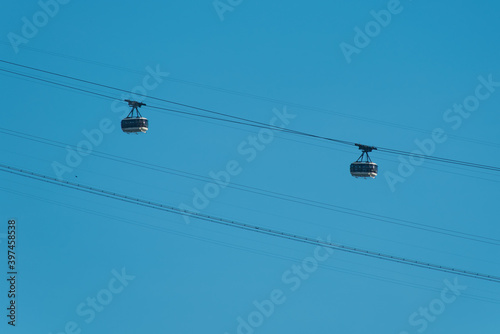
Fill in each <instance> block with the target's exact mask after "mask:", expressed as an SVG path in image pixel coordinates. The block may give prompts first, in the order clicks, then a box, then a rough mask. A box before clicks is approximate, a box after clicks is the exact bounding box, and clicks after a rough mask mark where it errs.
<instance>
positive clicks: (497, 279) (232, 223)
mask: <svg viewBox="0 0 500 334" xmlns="http://www.w3.org/2000/svg"><path fill="white" fill-rule="evenodd" d="M0 171H3V172H7V173H11V174H14V175H18V176H22V177H25V178H30V179H34V180H38V181H43V182H46V183H51V184H55V185H59V186H63V187H66V188H70V189H73V190H78V191H83V192H87V193H90V194H94V195H98V196H102V197H106V198H111V199H115V200H120V201H123V202H126V203H131V204H135V205H140V206H143V207H148V208H152V209H157V210H161V211H165V212H169V213H173V214H177V215H185V216H188V217H191V218H194V219H198V220H203V221H208V222H212V223H216V224H219V225H224V226H229V227H233V228H237V229H241V230H245V231H252V232H256V233H260V234H264V235H268V236H272V237H277V238H281V239H286V240H292V241H296V242H300V243H305V244H311V245H316V246H323V247H326V248H330V249H334V250H338V251H342V252H346V253H350V254H356V255H361V256H365V257H370V258H375V259H379V260H385V261H389V262H394V263H400V264H405V265H409V266H414V267H419V268H424V269H429V270H433V271H440V272H446V273H453V274H456V275H459V276H464V277H469V278H474V279H479V280H484V281H490V282H494V283H500V276H495V275H488V274H483V273H479V272H474V271H469V270H463V269H458V268H454V267H449V266H443V265H437V264H433V263H429V262H424V261H419V260H413V259H409V258H404V257H400V256H394V255H390V254H384V253H379V252H375V251H370V250H365V249H361V248H356V247H351V246H347V245H343V244H338V243H333V242H328V241H322V240H316V239H313V238H310V237H306V236H301V235H297V234H293V233H289V232H283V231H279V230H275V229H271V228H267V227H261V226H257V225H252V224H247V223H242V222H239V221H236V220H229V219H226V218H220V217H216V216H212V215H207V214H202V213H199V212H195V211H191V210H184V209H179V208H176V207H173V206H170V205H166V204H161V203H157V202H152V201H147V200H144V199H141V198H136V197H131V196H128V195H123V194H119V193H116V192H112V191H108V190H104V189H100V188H96V187H91V186H87V185H83V184H79V183H75V182H70V181H61V180H58V179H57V178H54V177H50V176H47V175H43V174H40V173H36V172H32V171H28V170H24V169H21V168H17V167H13V166H10V165H5V164H0Z"/></svg>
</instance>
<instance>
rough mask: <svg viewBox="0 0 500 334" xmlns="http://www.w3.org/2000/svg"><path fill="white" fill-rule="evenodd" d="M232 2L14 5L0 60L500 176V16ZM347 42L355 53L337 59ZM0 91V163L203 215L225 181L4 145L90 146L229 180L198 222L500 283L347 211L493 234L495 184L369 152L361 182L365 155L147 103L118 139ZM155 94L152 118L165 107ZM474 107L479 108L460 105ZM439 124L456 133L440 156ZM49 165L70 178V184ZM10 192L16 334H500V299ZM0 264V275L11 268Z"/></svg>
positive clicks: (5, 184)
mask: <svg viewBox="0 0 500 334" xmlns="http://www.w3.org/2000/svg"><path fill="white" fill-rule="evenodd" d="M217 6H218V7H217V8H218V9H216V8H215V6H214V3H213V2H212V1H199V0H195V1H189V2H175V3H174V2H168V3H160V2H154V1H143V2H141V3H139V2H133V1H121V2H114V3H111V2H110V3H104V4H102V3H100V4H94V3H85V2H81V1H67V2H64V1H61V2H54V1H52V2H51V1H47V2H44V1H43V0H42V1H41V2H40V3H39V2H37V1H23V2H20V3H8V4H5V5H4V10H3V11H2V13H3V14H2V20H1V21H0V22H1V23H0V27H1V31H2V36H3V37H1V38H0V41H1V43H0V50H1V55H2V56H1V59H2V60H6V61H11V62H15V63H20V64H24V65H28V66H33V67H37V68H42V69H45V70H49V71H54V72H57V73H62V74H66V75H71V76H75V77H78V78H82V79H85V80H90V81H95V82H98V83H101V84H106V85H111V86H116V87H120V88H122V89H125V90H127V91H130V92H131V93H130V94H126V95H123V94H121V93H118V92H113V91H110V90H106V89H104V88H99V89H97V91H99V92H101V93H104V94H110V95H112V96H113V97H116V98H117V99H123V98H126V97H132V98H134V97H137V96H134V95H131V94H132V92H141V91H142V92H144V91H145V92H146V94H147V96H148V97H151V96H153V97H159V98H163V99H167V100H172V101H176V102H180V103H186V104H190V105H195V106H200V107H204V108H209V109H212V110H216V111H219V112H223V113H227V114H231V115H234V116H239V117H245V118H250V119H253V120H256V121H259V122H263V123H266V124H267V123H270V122H277V121H276V119H275V120H274V121H273V119H274V118H276V117H277V116H276V115H281V116H282V115H284V114H287V115H289V116H288V118H285V120H286V122H285V123H283V126H286V127H287V128H290V129H294V130H300V131H305V132H310V133H314V134H318V135H323V136H328V137H333V138H338V139H343V140H347V141H352V142H360V143H364V144H369V145H374V146H380V147H387V148H393V149H399V150H403V151H413V150H416V149H419V144H418V143H424V145H425V144H426V145H427V146H426V147H427V148H428V149H430V151H431V152H430V154H432V155H436V156H439V157H446V158H450V159H457V160H464V161H470V162H475V163H480V164H485V165H492V166H499V165H500V158H499V154H498V153H499V149H500V138H499V132H498V127H497V124H499V122H500V112H499V108H498V105H499V103H500V87H499V85H498V84H497V82H500V72H498V66H497V63H498V59H499V56H500V48H499V47H498V45H497V43H495V40H496V37H497V33H496V32H497V31H498V28H499V23H498V22H500V17H499V16H500V14H499V13H500V10H499V9H500V8H499V5H498V3H497V2H494V1H481V2H473V1H459V2H456V1H453V2H452V1H441V2H439V3H435V2H429V1H417V0H415V1H410V0H401V1H400V2H395V1H373V2H370V3H367V2H362V1H352V2H349V3H345V2H327V1H323V2H314V3H304V2H300V1H288V2H287V3H286V4H284V3H282V2H277V1H274V2H273V1H271V2H269V1H268V2H251V1H237V0H233V1H229V0H221V1H219V2H218V3H217ZM224 8H225V9H226V10H224ZM218 11H219V12H218ZM47 13H49V14H50V15H49V14H47ZM374 13H375V14H374ZM388 15H390V19H389V16H388ZM376 17H378V19H379V22H381V23H376V22H377V21H376ZM380 20H382V21H380ZM26 22H28V23H26ZM35 23H37V25H38V26H35V25H34V24H35ZM31 24H33V25H34V27H35V29H36V30H33V29H32V31H30V27H29V25H31ZM367 29H368V30H367ZM370 29H374V30H370ZM359 31H362V33H361V35H359V34H360V33H359ZM362 42H363V43H362ZM356 43H357V44H356ZM342 45H344V47H345V45H349V46H350V47H352V48H356V50H357V51H356V52H354V53H352V54H350V55H348V56H346V54H345V52H343V48H342ZM0 69H7V70H16V71H20V72H22V73H26V74H28V73H30V74H31V73H33V72H30V71H28V70H19V69H16V68H15V67H13V66H9V65H6V64H0ZM152 73H154V75H153V74H152ZM0 74H1V77H0V78H1V81H0V82H1V87H2V92H3V95H2V96H3V98H2V104H3V105H2V108H3V113H2V115H3V117H4V122H3V125H1V129H0V130H2V131H0V136H1V137H2V143H3V145H1V150H2V159H1V162H0V163H2V164H5V165H11V166H15V167H18V168H22V169H26V170H30V171H34V172H38V173H42V174H45V175H48V176H51V177H60V178H62V179H64V180H67V181H72V182H78V183H81V184H85V185H88V186H93V187H98V188H102V189H106V190H109V191H113V192H117V193H122V194H126V195H129V196H133V197H138V198H141V199H146V200H150V201H155V202H160V203H164V204H166V205H171V206H175V207H179V206H181V207H183V206H190V207H195V205H196V204H195V203H194V202H193V200H195V201H196V198H197V197H196V196H197V195H196V194H197V193H202V194H203V193H204V192H205V189H209V188H210V186H209V185H208V184H210V183H209V182H208V181H206V180H203V179H201V180H200V179H199V178H192V177H182V176H179V175H175V174H173V173H165V172H160V171H158V170H153V169H151V168H149V169H148V168H142V167H139V166H134V165H131V164H127V163H124V162H117V161H113V160H110V159H104V158H100V157H98V156H96V155H94V154H90V155H86V156H81V155H80V156H79V158H78V157H77V158H75V157H73V159H74V160H71V159H72V158H71V157H68V154H70V155H71V154H72V153H69V152H71V149H69V151H68V149H65V148H64V147H63V148H61V147H56V146H50V145H47V144H43V143H40V142H37V141H30V140H27V139H25V138H21V137H16V136H12V135H7V134H6V133H5V129H7V130H10V131H13V132H14V133H17V134H20V133H22V134H28V135H30V136H38V137H42V138H46V139H50V140H54V141H58V142H61V143H64V145H63V146H66V145H69V146H78V145H80V146H81V147H83V146H82V145H85V144H84V142H85V141H89V136H90V138H91V140H90V141H89V142H91V141H92V140H93V142H91V146H90V148H89V149H90V150H91V151H92V152H93V153H95V152H103V153H106V154H113V155H115V156H120V157H124V158H125V159H129V160H128V161H129V162H130V161H131V160H130V159H133V160H138V161H142V162H146V163H148V164H154V165H158V166H162V167H165V168H170V169H171V170H176V171H181V172H184V173H191V174H190V175H192V174H194V175H199V176H202V177H211V175H222V174H224V173H222V174H221V171H227V170H228V164H229V166H232V167H229V169H230V170H232V171H233V173H232V174H228V175H230V180H229V181H230V184H229V186H226V187H217V188H216V189H215V188H212V191H215V192H216V195H213V196H212V195H209V196H208V197H212V198H206V199H205V200H200V199H199V195H198V201H201V202H198V203H199V204H200V203H201V204H200V205H201V206H202V208H201V206H200V207H197V208H196V207H195V209H196V210H198V211H200V212H202V213H204V214H209V215H213V216H217V217H225V218H228V219H234V220H237V221H241V222H247V223H250V224H254V225H259V226H262V227H268V228H273V229H279V230H283V231H287V232H290V233H296V234H300V235H304V236H308V237H312V238H321V239H323V240H327V239H328V240H331V241H333V242H337V243H341V244H346V245H350V246H355V247H359V248H363V249H367V250H373V251H378V252H384V253H388V254H393V255H397V256H402V257H407V258H411V259H415V260H421V261H426V262H432V263H436V264H440V265H447V266H452V267H456V268H460V269H466V270H471V271H477V272H481V273H486V274H490V275H499V273H500V272H499V264H500V262H499V260H498V256H497V254H498V247H499V246H498V245H492V244H486V243H481V242H477V241H473V240H467V239H465V238H456V237H451V236H449V235H444V234H438V233H432V232H429V231H424V230H421V229H414V228H409V227H408V226H401V225H396V224H391V223H388V222H384V221H381V220H374V219H367V218H366V217H360V216H359V215H358V216H356V215H353V214H346V213H345V212H346V211H347V212H350V213H353V211H349V210H361V211H363V212H367V213H369V214H372V215H381V216H385V217H389V218H390V219H389V220H391V219H400V220H405V221H410V222H415V223H418V224H425V225H430V226H432V227H435V228H441V229H448V230H453V231H459V232H462V233H469V234H474V235H480V236H484V237H488V238H492V239H497V240H498V239H500V228H499V227H498V224H497V221H498V219H497V218H496V217H497V211H496V208H497V201H498V198H499V189H500V187H499V185H500V183H499V182H500V177H499V175H498V173H497V172H487V171H484V170H472V169H468V168H464V167H457V166H454V165H445V164H437V163H433V162H429V161H426V162H424V163H423V164H413V165H412V164H410V163H408V162H404V161H403V162H402V160H401V159H403V160H404V159H407V158H403V157H398V156H395V155H389V154H386V153H382V152H377V151H375V152H373V153H372V154H371V157H372V159H373V160H374V161H375V162H377V163H378V164H379V176H378V177H377V178H376V179H374V180H359V179H355V178H353V177H351V176H350V174H349V164H350V163H351V162H353V161H355V160H356V159H357V158H358V156H359V152H358V150H356V148H354V147H348V146H344V145H339V144H334V143H328V142H321V141H318V140H313V139H306V138H302V137H297V136H293V135H289V134H285V133H278V132H275V133H273V134H272V135H269V134H267V135H268V136H271V137H261V138H265V140H264V141H265V143H264V142H263V141H260V142H259V145H258V148H257V146H254V147H253V149H252V144H251V141H252V140H254V139H252V138H259V137H258V135H259V131H260V130H259V129H257V128H249V127H244V126H241V125H234V124H232V125H230V124H223V123H220V122H216V121H207V120H200V119H199V118H194V117H181V116H179V115H178V114H174V113H168V112H164V111H161V112H160V111H159V110H156V109H152V108H148V107H143V108H142V109H141V112H142V114H143V115H144V116H145V117H147V118H148V119H149V122H150V130H149V131H148V133H147V134H141V135H126V134H124V133H123V132H122V131H121V130H120V128H119V124H120V120H121V118H122V117H123V112H124V110H127V108H125V107H124V106H125V104H120V103H118V102H113V101H110V100H107V99H102V98H98V97H96V96H94V95H90V94H83V93H81V92H75V91H72V90H70V89H65V88H60V87H56V86H53V85H50V84H46V83H40V82H37V81H35V80H33V79H20V78H19V77H17V76H15V75H12V74H7V73H5V72H0ZM36 75H39V76H41V77H43V78H46V79H49V78H50V77H49V76H48V75H40V74H39V73H38V74H36ZM55 80H56V81H58V82H61V83H69V84H71V85H74V83H73V82H70V81H69V80H65V79H60V78H59V79H55ZM488 81H489V82H490V84H487V82H488ZM76 86H78V87H81V88H92V89H95V87H91V86H88V85H84V84H81V83H77V84H76ZM478 94H479V95H478ZM477 96H481V98H478V97H477ZM148 97H146V98H145V99H144V102H145V103H146V104H150V105H155V106H163V107H169V105H168V104H166V103H162V102H158V101H154V100H152V99H150V98H149V99H148ZM475 102H477V104H476V105H474V103H475ZM464 103H465V104H467V103H469V104H468V108H469V109H471V110H472V111H470V112H469V111H467V110H465V109H462V114H460V113H459V112H456V111H453V110H454V108H455V107H454V105H460V104H464ZM471 103H472V104H471ZM178 109H183V110H186V109H185V108H180V107H179V108H178ZM449 109H450V111H448V110H449ZM463 115H466V116H463ZM450 117H455V118H453V119H451V118H450ZM282 118H283V116H282ZM436 129H438V130H437V131H441V132H440V133H442V136H445V139H443V140H440V141H439V142H437V141H436V140H433V139H432V132H433V131H435V130H436ZM11 133H12V132H11ZM85 134H87V135H85ZM264 135H265V134H262V133H261V136H264ZM23 136H24V135H23ZM256 136H257V137H256ZM442 138H444V137H442ZM252 152H253V153H252ZM68 162H69V163H68ZM54 166H59V167H60V166H65V167H63V169H62V170H63V172H61V170H59V174H58V172H57V169H55V167H54ZM405 166H406V167H405ZM405 168H406V169H405ZM176 174H179V173H177V172H176ZM184 175H185V174H184ZM0 177H1V186H0V199H1V202H2V210H1V219H2V223H1V224H0V226H2V227H1V229H0V242H1V243H0V247H1V248H2V249H3V250H2V252H1V253H2V254H5V253H6V239H5V234H6V233H7V221H8V220H9V219H12V218H15V219H16V220H17V229H18V230H17V231H18V235H17V241H18V247H17V249H16V253H17V256H18V262H17V266H18V276H17V289H18V295H17V300H16V303H17V319H16V327H17V328H12V326H9V325H8V324H7V317H6V310H5V309H6V307H7V306H6V305H8V303H9V299H8V298H7V297H6V291H7V290H8V286H7V281H6V280H5V279H2V283H1V284H0V289H1V291H2V293H1V294H2V296H3V297H2V298H1V299H0V302H1V303H2V307H1V308H2V310H4V311H2V314H1V316H2V319H3V320H2V322H1V324H0V327H1V328H2V333H14V332H16V331H17V333H53V334H55V333H73V332H74V333H109V332H120V333H143V332H155V333H158V332H165V333H197V332H207V333H221V334H224V333H229V334H233V333H246V334H247V333H248V334H249V333H281V332H287V333H304V332H315V333H367V332H371V333H395V334H402V333H412V334H413V333H423V332H425V333H429V334H431V333H470V332H472V331H474V332H479V333H485V334H486V333H497V332H498V328H499V326H500V321H499V318H498V312H499V311H500V307H499V303H500V300H499V299H498V298H497V296H498V286H497V284H496V283H491V282H485V281H480V280H475V279H470V278H465V277H459V276H456V275H453V274H446V273H442V272H433V271H429V270H425V269H419V268H413V267H410V266H405V265H401V264H394V263H388V262H384V261H380V260H376V259H370V258H365V257H361V256H357V255H349V254H344V253H341V252H338V251H335V252H333V253H332V254H330V253H329V252H328V251H326V250H324V249H317V248H316V247H315V246H312V245H304V244H300V243H296V242H292V241H287V240H281V239H277V238H272V237H268V236H263V235H260V234H256V233H252V232H247V231H240V230H237V229H233V228H229V227H225V226H219V225H215V224H211V223H208V222H204V221H197V220H195V219H191V221H190V222H189V224H187V223H186V221H185V219H184V218H183V217H182V216H179V215H175V214H170V213H166V212H161V211H156V210H153V209H147V208H144V207H141V206H137V205H133V204H127V203H124V202H120V201H116V200H113V199H107V198H103V197H98V196H95V195H91V194H86V193H83V192H78V191H75V190H70V189H66V188H63V187H59V186H55V185H50V184H47V183H43V182H39V181H35V180H31V179H27V178H22V177H19V176H15V175H12V174H8V173H5V172H2V173H1V174H0ZM394 177H396V178H397V180H398V181H397V182H395V181H394ZM391 180H392V181H391ZM391 182H392V183H391ZM212 184H213V183H212ZM391 184H392V185H391ZM238 185H244V186H251V187H255V188H258V189H263V190H265V191H271V192H275V193H280V194H287V195H290V196H295V197H299V198H301V199H308V200H312V201H317V202H321V203H326V204H328V205H330V206H329V207H328V209H325V208H320V207H318V206H313V205H306V204H304V203H303V201H301V203H297V202H291V201H284V200H281V199H278V198H273V197H270V196H265V195H262V194H256V193H252V192H248V191H242V190H238V189H235V188H237V187H238ZM207 187H208V188H207ZM214 189H215V190H214ZM208 191H210V189H209V190H208ZM213 194H215V193H213ZM267 194H269V192H267ZM205 197H206V196H205ZM332 208H333V209H335V208H336V210H332ZM339 208H343V209H342V210H340V211H343V212H339V210H338V209H339ZM391 221H392V222H401V221H394V220H391ZM405 224H406V223H405ZM406 225H408V224H406ZM1 261H2V268H5V265H6V261H7V259H6V257H5V256H2V260H1ZM297 268H299V269H297ZM3 271H4V272H3V273H2V274H5V275H6V272H7V270H6V269H4V270H3ZM426 309H427V310H428V311H425V310H426ZM425 312H427V313H425Z"/></svg>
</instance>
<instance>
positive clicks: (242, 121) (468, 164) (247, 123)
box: [0, 60, 500, 172]
mask: <svg viewBox="0 0 500 334" xmlns="http://www.w3.org/2000/svg"><path fill="white" fill-rule="evenodd" d="M0 62H5V63H10V62H6V61H3V60H0ZM12 64H14V63H12ZM15 65H17V66H24V65H18V64H15ZM28 68H29V67H28ZM37 70H38V69H37ZM0 71H4V72H7V73H11V74H15V75H19V76H24V77H28V78H31V79H35V80H39V81H42V82H46V83H50V84H54V85H58V86H62V87H65V88H70V89H74V90H77V91H81V92H84V93H89V94H94V95H97V96H100V97H105V98H108V99H112V100H116V99H115V98H114V97H112V96H109V95H105V94H101V93H96V92H92V91H89V90H86V89H82V88H78V87H74V86H70V85H67V84H62V83H58V82H54V81H51V80H47V79H41V78H37V77H33V76H30V75H27V74H22V73H18V72H14V71H9V70H6V69H0ZM39 71H44V70H39ZM44 72H48V71H44ZM49 73H52V72H49ZM58 75H59V76H63V77H68V78H71V79H73V77H69V76H64V75H62V74H58ZM74 80H80V81H82V82H86V83H90V84H94V85H98V86H101V87H106V88H111V89H116V90H120V91H124V90H122V89H119V88H114V87H111V86H106V85H101V84H97V83H93V82H91V81H86V80H82V79H76V78H75V79H74ZM156 99H157V100H161V99H159V98H156ZM165 101H167V100H165ZM150 107H151V108H154V109H158V110H164V111H170V112H174V113H180V114H184V115H190V116H195V117H200V118H207V119H213V120H218V121H223V122H229V123H235V124H241V125H245V126H251V127H259V128H267V129H270V130H276V131H281V132H287V133H291V134H296V135H301V136H306V137H311V138H315V139H321V140H326V141H330V142H335V143H339V144H345V145H351V146H354V145H360V144H356V143H354V142H350V141H345V140H340V139H335V138H330V137H325V136H320V135H315V134H310V133H306V132H302V131H296V130H292V129H285V128H281V127H278V126H273V125H270V124H265V123H261V122H257V121H253V120H249V119H246V118H241V117H237V116H232V115H227V114H224V113H218V112H213V111H209V110H208V109H204V110H205V111H209V112H211V113H217V114H219V115H224V117H229V118H233V119H227V118H219V117H215V116H208V115H200V114H196V113H190V112H187V111H181V110H176V109H171V108H163V107H158V106H150ZM196 108H197V107H196ZM198 110H202V108H198ZM235 119H236V120H235ZM363 146H366V145H363ZM371 147H374V146H371ZM374 148H375V147H374ZM377 148H378V147H377ZM378 149H379V151H381V152H385V153H390V154H400V155H405V156H410V157H418V158H422V159H427V160H432V161H437V162H442V163H448V164H455V165H460V166H465V167H470V168H478V169H484V170H491V171H496V172H500V167H496V166H489V165H484V164H476V163H471V162H465V161H460V160H454V159H447V158H440V157H435V156H428V155H425V154H418V153H412V152H406V151H401V150H394V149H389V148H383V147H380V148H378Z"/></svg>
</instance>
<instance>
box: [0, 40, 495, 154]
mask: <svg viewBox="0 0 500 334" xmlns="http://www.w3.org/2000/svg"><path fill="white" fill-rule="evenodd" d="M0 44H3V45H5V46H10V43H8V42H5V41H0ZM18 47H20V48H23V49H27V50H30V51H34V52H39V53H45V54H49V55H51V56H56V57H61V58H66V59H70V60H74V61H79V62H84V63H88V64H93V65H97V66H102V67H108V68H111V69H115V70H119V71H125V72H129V73H134V74H143V72H141V71H138V70H134V69H130V68H126V67H122V66H117V65H111V64H106V63H103V62H99V61H94V60H88V59H84V58H80V57H75V56H69V55H64V54H60V53H56V52H50V51H45V50H41V49H36V48H33V47H28V46H25V45H23V46H18ZM165 80H168V81H171V82H178V83H181V84H185V85H191V86H195V87H200V88H204V89H209V90H213V91H219V92H223V93H226V94H233V95H237V96H243V97H247V98H251V99H256V100H261V101H267V102H273V103H279V104H285V105H289V106H293V107H297V108H300V109H304V110H311V111H316V112H320V113H324V114H328V115H335V116H338V117H343V118H350V119H354V120H359V121H364V122H370V123H375V124H379V125H383V126H388V127H394V128H401V129H405V130H410V131H414V132H420V133H424V134H429V133H431V131H429V130H425V129H420V128H417V127H413V126H408V125H403V124H398V123H393V122H387V121H381V120H377V119H373V118H369V117H362V116H356V115H352V114H348V113H342V112H337V111H332V110H329V109H325V108H319V107H312V106H307V105H304V104H300V103H296V102H291V101H285V100H280V99H275V98H270V97H264V96H260V95H256V94H250V93H244V92H239V91H235V90H231V89H225V88H220V87H213V86H210V85H206V84H200V83H197V82H193V81H189V80H183V79H179V78H174V77H172V76H168V77H166V78H165ZM448 136H449V137H450V138H453V139H455V140H461V141H467V142H471V143H476V144H481V145H488V146H492V147H497V148H498V147H500V144H498V143H491V142H488V141H484V140H478V139H473V138H467V137H462V136H458V135H455V134H448Z"/></svg>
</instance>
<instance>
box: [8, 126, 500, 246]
mask: <svg viewBox="0 0 500 334" xmlns="http://www.w3.org/2000/svg"><path fill="white" fill-rule="evenodd" d="M0 133H3V134H6V135H9V136H15V137H19V138H23V139H27V140H31V141H35V142H38V143H42V144H45V145H50V146H55V147H59V148H66V147H70V148H73V149H74V150H78V147H77V146H75V145H69V144H66V143H63V142H60V141H55V140H51V139H47V138H43V137H39V136H33V135H29V134H26V133H23V132H20V131H12V130H8V129H5V128H2V127H0ZM90 155H94V156H96V157H99V158H103V159H108V160H111V161H116V162H119V163H125V164H128V165H132V166H137V167H141V168H146V169H150V170H154V171H158V172H163V173H168V174H172V175H176V176H180V177H185V178H190V179H194V180H198V181H209V182H211V181H212V179H210V178H209V177H206V176H202V175H198V174H194V173H189V172H185V171H181V170H177V169H172V168H168V167H164V166H160V165H156V164H151V163H146V162H144V161H139V160H135V159H132V158H125V157H121V156H118V155H113V154H110V153H104V152H99V151H96V150H93V151H92V152H90ZM228 187H230V188H232V189H237V190H242V191H246V192H250V193H254V194H258V195H263V196H267V197H270V198H276V199H280V200H284V201H288V202H293V203H298V204H304V205H308V206H312V207H317V208H321V209H325V210H330V211H335V212H339V213H343V214H348V215H352V216H356V217H362V218H366V219H371V220H375V221H381V222H385V223H389V224H393V225H399V226H403V227H408V228H412V229H417V230H423V231H427V232H431V233H437V234H442V235H447V236H451V237H455V238H462V239H466V240H471V241H477V242H481V243H485V244H491V245H500V240H498V239H494V238H488V237H484V236H480V235H475V234H471V233H464V232H460V231H455V230H450V229H446V228H440V227H435V226H431V225H427V224H421V223H416V222H412V221H408V220H404V219H397V218H392V217H388V216H384V215H378V214H373V213H369V212H365V211H362V210H357V209H351V208H347V207H343V206H338V205H333V204H330V203H324V202H319V201H315V200H310V199H306V198H301V197H297V196H292V195H287V194H283V193H279V192H275V191H270V190H265V189H260V188H256V187H251V186H247V185H242V184H238V183H234V182H232V183H231V184H229V185H228Z"/></svg>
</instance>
